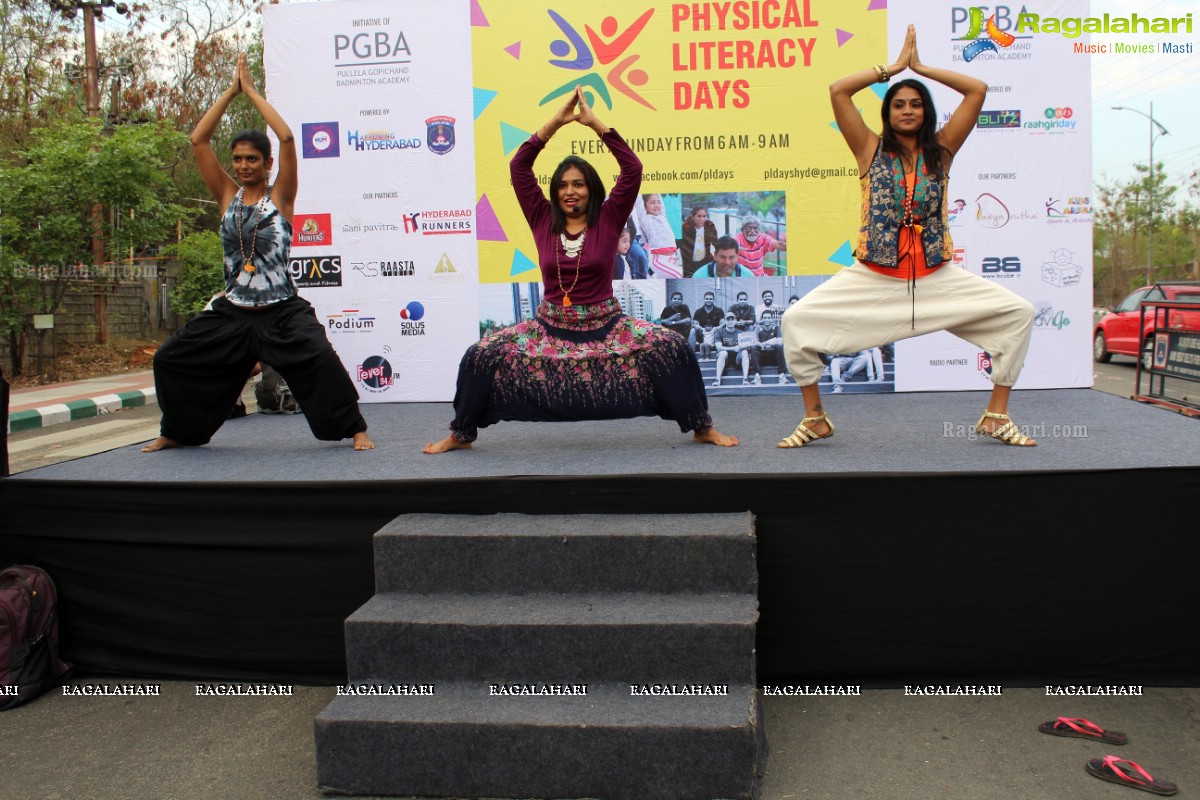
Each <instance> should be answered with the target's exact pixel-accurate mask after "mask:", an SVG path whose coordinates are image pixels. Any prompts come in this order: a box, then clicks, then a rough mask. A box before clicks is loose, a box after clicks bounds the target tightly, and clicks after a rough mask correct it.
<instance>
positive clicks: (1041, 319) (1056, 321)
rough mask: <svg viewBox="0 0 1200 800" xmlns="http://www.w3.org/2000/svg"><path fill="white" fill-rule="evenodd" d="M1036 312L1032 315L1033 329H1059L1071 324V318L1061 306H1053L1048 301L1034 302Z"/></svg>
mask: <svg viewBox="0 0 1200 800" xmlns="http://www.w3.org/2000/svg"><path fill="white" fill-rule="evenodd" d="M1033 307H1034V309H1035V310H1036V312H1037V313H1036V314H1034V317H1033V329H1034V330H1035V331H1061V330H1062V329H1063V328H1065V327H1067V326H1068V325H1070V324H1071V318H1070V317H1068V316H1067V312H1066V311H1063V310H1062V309H1061V308H1055V307H1054V306H1053V305H1052V304H1050V303H1044V302H1039V303H1034V304H1033Z"/></svg>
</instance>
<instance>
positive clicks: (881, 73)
mask: <svg viewBox="0 0 1200 800" xmlns="http://www.w3.org/2000/svg"><path fill="white" fill-rule="evenodd" d="M874 70H875V82H876V83H887V82H888V80H890V79H891V77H892V73H890V72H888V68H887V67H885V66H884V65H883V64H876V65H875V66H874Z"/></svg>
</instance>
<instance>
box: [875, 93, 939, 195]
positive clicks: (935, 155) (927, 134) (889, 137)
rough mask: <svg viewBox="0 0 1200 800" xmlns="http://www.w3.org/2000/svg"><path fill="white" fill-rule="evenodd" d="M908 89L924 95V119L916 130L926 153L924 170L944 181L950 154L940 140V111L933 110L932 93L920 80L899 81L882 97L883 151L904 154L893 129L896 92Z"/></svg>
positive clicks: (919, 144) (918, 143) (920, 144)
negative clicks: (938, 137)
mask: <svg viewBox="0 0 1200 800" xmlns="http://www.w3.org/2000/svg"><path fill="white" fill-rule="evenodd" d="M905 87H907V88H909V89H913V90H915V91H916V93H917V94H918V95H920V96H921V106H922V108H923V109H924V112H925V113H924V115H923V116H922V120H921V127H920V128H918V129H917V147H918V148H920V149H921V150H923V151H924V154H925V155H924V157H925V168H926V169H927V170H928V171H929V174H930V175H931V176H933V178H934V179H935V180H941V179H942V178H944V177H945V176H946V170H947V169H949V167H950V158H951V155H950V151H949V150H948V149H946V147H945V146H944V145H943V144H942V143H941V142H939V141H938V139H937V109H936V108H934V107H933V97H932V96H931V95H930V94H929V88H928V87H926V86H925V84H923V83H921V82H920V81H917V80H913V79H912V78H907V79H905V80H902V81H898V82H896V83H894V84H892V85H891V86H889V87H888V90H887V93H886V94H885V95H884V96H883V108H882V109H880V116H882V117H883V135H882V136H880V137H879V138H880V139H882V140H883V149H884V150H885V151H887V152H889V153H894V154H896V155H899V154H900V153H901V152H903V148H901V147H900V141H899V140H898V139H897V138H896V132H895V131H894V130H893V129H892V99H893V98H894V97H895V96H896V92H898V91H900V90H901V89H903V88H905Z"/></svg>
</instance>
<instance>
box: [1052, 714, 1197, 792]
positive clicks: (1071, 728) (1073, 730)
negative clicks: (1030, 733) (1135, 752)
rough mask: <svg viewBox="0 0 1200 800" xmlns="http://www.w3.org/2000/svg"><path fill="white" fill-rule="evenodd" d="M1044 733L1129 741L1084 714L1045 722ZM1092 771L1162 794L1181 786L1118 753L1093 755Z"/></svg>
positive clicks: (1088, 766)
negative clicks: (1096, 756)
mask: <svg viewBox="0 0 1200 800" xmlns="http://www.w3.org/2000/svg"><path fill="white" fill-rule="evenodd" d="M1038 730H1039V731H1041V732H1042V733H1048V734H1050V735H1051V736H1068V737H1071V738H1074V739H1092V740H1094V741H1097V742H1104V743H1105V744H1113V745H1121V744H1126V743H1127V742H1128V741H1129V737H1128V736H1126V735H1125V734H1123V733H1121V732H1120V731H1110V730H1106V729H1104V728H1102V727H1101V726H1099V725H1097V724H1096V723H1094V722H1092V721H1090V720H1086V719H1083V718H1082V717H1059V718H1058V719H1053V720H1050V721H1049V722H1043V723H1042V724H1041V725H1039V726H1038ZM1084 768H1085V769H1086V770H1087V771H1088V773H1089V774H1091V775H1095V776H1096V777H1097V778H1099V779H1100V780H1102V781H1109V782H1111V783H1119V784H1121V785H1122V786H1128V787H1130V788H1131V789H1141V790H1142V791H1144V792H1150V793H1151V794H1158V795H1164V796H1168V795H1173V794H1175V793H1176V792H1178V791H1179V787H1178V786H1176V785H1175V784H1173V783H1171V782H1170V781H1165V780H1163V779H1161V778H1156V777H1154V776H1153V775H1151V774H1150V772H1149V771H1148V770H1146V769H1145V768H1144V767H1142V766H1141V765H1140V764H1136V763H1134V762H1133V761H1129V760H1127V759H1124V758H1120V757H1118V756H1112V755H1109V756H1105V757H1104V758H1092V759H1089V760H1088V763H1087V764H1086V765H1085V767H1084Z"/></svg>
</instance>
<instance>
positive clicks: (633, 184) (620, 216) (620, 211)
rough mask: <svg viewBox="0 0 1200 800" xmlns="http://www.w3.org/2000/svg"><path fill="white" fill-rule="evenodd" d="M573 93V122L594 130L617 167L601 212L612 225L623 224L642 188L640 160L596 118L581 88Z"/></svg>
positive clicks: (615, 134)
mask: <svg viewBox="0 0 1200 800" xmlns="http://www.w3.org/2000/svg"><path fill="white" fill-rule="evenodd" d="M575 92H576V95H577V101H576V102H578V104H579V114H578V116H577V118H576V121H577V122H579V124H581V125H586V126H587V127H589V128H591V129H592V130H593V131H595V132H596V135H597V136H599V137H600V139H601V140H602V141H603V142H604V144H605V146H606V147H608V152H610V153H612V155H613V158H615V159H616V160H617V166H618V167H619V168H620V173H619V174H618V175H617V182H616V185H614V186H613V188H612V191H611V192H609V193H608V202H607V203H605V208H604V209H603V211H602V212H601V213H604V214H610V215H612V217H613V224H614V225H618V226H624V225H625V220H627V219H629V215H630V214H631V213H632V212H633V209H634V207H635V206H637V205H638V192H639V191H640V190H641V188H642V161H641V159H639V158H638V157H637V154H636V153H634V152H633V150H632V149H630V147H629V145H628V144H626V143H625V140H624V139H622V138H621V134H619V133H617V132H616V131H614V130H613V129H612V128H610V127H608V126H607V125H605V124H604V123H603V122H601V121H600V120H599V119H598V118H597V117H596V114H595V112H593V111H592V108H591V106H589V105H588V102H587V98H586V97H584V95H583V90H582V89H579V88H576V90H575Z"/></svg>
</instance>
